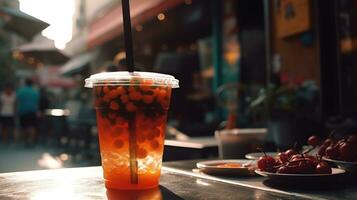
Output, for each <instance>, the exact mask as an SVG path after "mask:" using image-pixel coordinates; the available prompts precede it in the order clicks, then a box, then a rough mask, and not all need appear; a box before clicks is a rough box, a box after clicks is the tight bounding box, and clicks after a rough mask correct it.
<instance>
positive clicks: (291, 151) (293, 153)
mask: <svg viewBox="0 0 357 200" xmlns="http://www.w3.org/2000/svg"><path fill="white" fill-rule="evenodd" d="M285 154H286V156H288V158H290V157H291V156H293V155H295V154H297V152H296V151H295V150H294V149H288V150H286V151H285Z"/></svg>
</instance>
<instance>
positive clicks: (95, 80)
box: [84, 71, 179, 88]
mask: <svg viewBox="0 0 357 200" xmlns="http://www.w3.org/2000/svg"><path fill="white" fill-rule="evenodd" d="M146 80H151V81H152V82H153V85H154V86H169V87H171V88H179V80H178V79H176V78H175V77H174V76H171V75H168V74H162V73H155V72H141V71H134V72H128V71H118V72H101V73H97V74H93V75H91V76H90V77H89V78H86V79H85V85H84V87H87V88H93V87H94V86H103V85H140V82H139V81H146Z"/></svg>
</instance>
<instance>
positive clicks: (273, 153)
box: [245, 152, 278, 160]
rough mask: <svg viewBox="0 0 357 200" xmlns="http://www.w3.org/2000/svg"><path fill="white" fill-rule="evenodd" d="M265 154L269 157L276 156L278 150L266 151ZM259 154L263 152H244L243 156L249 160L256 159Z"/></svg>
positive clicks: (261, 154) (262, 154)
mask: <svg viewBox="0 0 357 200" xmlns="http://www.w3.org/2000/svg"><path fill="white" fill-rule="evenodd" d="M266 155H267V156H271V157H276V156H277V155H278V152H266ZM261 156H264V153H261V152H255V153H248V154H246V155H245V158H246V159H249V160H258V159H259V158H260V157H261Z"/></svg>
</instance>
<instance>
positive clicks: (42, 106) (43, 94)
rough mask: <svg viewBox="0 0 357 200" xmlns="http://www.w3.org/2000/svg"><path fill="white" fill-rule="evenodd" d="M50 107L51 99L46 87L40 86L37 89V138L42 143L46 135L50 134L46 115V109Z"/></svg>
mask: <svg viewBox="0 0 357 200" xmlns="http://www.w3.org/2000/svg"><path fill="white" fill-rule="evenodd" d="M50 107H51V101H50V99H49V97H48V92H47V90H46V88H44V87H41V88H40V90H39V102H38V109H39V112H38V137H39V138H38V139H40V140H41V141H42V142H43V143H45V142H46V139H47V137H48V136H49V134H50V126H49V124H50V122H49V120H48V118H47V117H46V110H47V109H49V108H50Z"/></svg>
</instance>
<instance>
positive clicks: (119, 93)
mask: <svg viewBox="0 0 357 200" xmlns="http://www.w3.org/2000/svg"><path fill="white" fill-rule="evenodd" d="M116 91H117V93H118V95H123V94H125V93H126V91H125V88H123V87H118V88H117V89H116Z"/></svg>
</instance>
